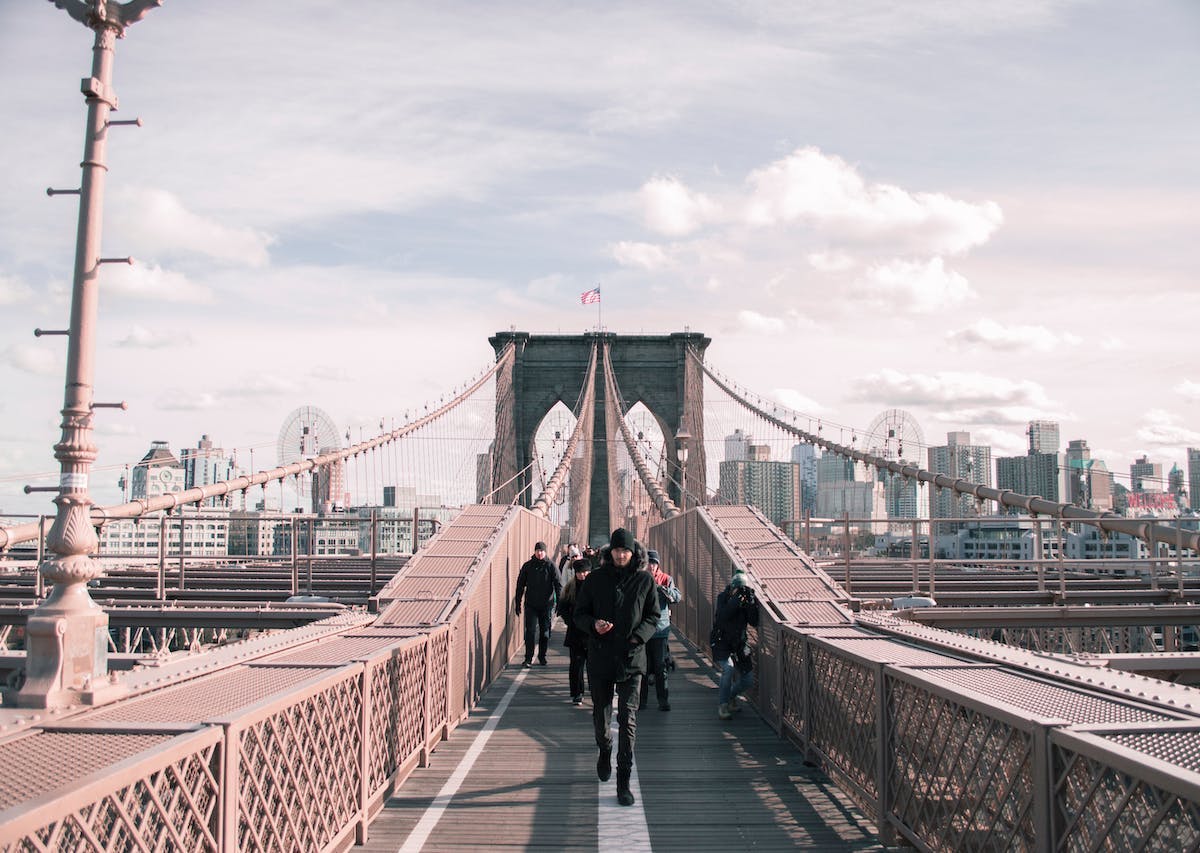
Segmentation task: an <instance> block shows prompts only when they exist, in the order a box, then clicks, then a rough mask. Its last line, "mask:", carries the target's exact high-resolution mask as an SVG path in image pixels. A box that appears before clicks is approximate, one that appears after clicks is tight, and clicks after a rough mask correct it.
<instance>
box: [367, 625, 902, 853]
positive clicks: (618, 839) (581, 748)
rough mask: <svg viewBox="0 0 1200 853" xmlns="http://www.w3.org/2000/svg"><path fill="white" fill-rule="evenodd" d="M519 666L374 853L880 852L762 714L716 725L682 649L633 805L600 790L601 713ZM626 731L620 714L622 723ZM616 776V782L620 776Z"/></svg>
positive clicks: (642, 745)
mask: <svg viewBox="0 0 1200 853" xmlns="http://www.w3.org/2000/svg"><path fill="white" fill-rule="evenodd" d="M554 633H555V636H554V639H553V642H554V643H555V645H554V648H553V649H552V654H551V656H550V663H549V666H546V667H540V666H536V665H535V666H534V667H533V668H532V669H528V670H527V669H522V668H521V665H520V658H519V657H518V658H517V662H516V664H515V665H514V666H510V667H509V668H508V669H507V670H506V671H505V672H504V673H503V674H502V675H501V676H500V677H499V678H498V679H497V680H496V682H495V683H494V684H493V685H492V686H491V688H490V689H489V690H488V691H487V692H486V693H485V694H484V696H483V699H482V701H481V702H480V704H479V706H478V707H477V708H476V709H475V711H474V712H472V714H471V716H470V718H469V719H468V720H467V721H466V722H464V723H463V724H462V725H461V726H459V727H458V728H457V729H456V730H455V731H454V733H453V734H452V735H451V737H450V739H449V740H448V741H446V742H444V743H442V744H441V745H440V746H439V748H438V750H437V752H435V753H434V754H433V760H432V763H431V766H429V767H427V768H424V769H419V770H417V771H415V772H414V773H413V775H412V776H411V777H409V779H408V780H407V781H406V782H405V783H404V785H403V786H402V787H401V789H400V790H399V791H398V792H397V793H396V795H395V796H393V797H392V798H391V799H390V800H389V801H388V802H387V803H386V804H385V806H384V808H383V810H382V811H381V812H380V814H379V816H378V817H377V818H376V820H375V821H374V822H373V823H372V824H371V828H370V838H369V841H368V843H367V845H366V846H365V847H364V848H358V849H364V850H370V851H376V850H379V851H384V850H387V851H398V850H414V851H415V850H426V851H435V850H464V849H473V848H474V849H515V850H520V849H546V850H605V851H607V850H614V851H616V850H619V851H622V853H624V851H637V850H647V851H648V850H654V851H665V850H689V851H690V850H720V851H731V850H745V849H750V848H753V849H758V850H792V849H797V848H798V849H804V850H827V851H835V850H842V851H844V850H855V851H860V850H861V851H867V850H882V849H884V848H883V847H882V846H881V845H880V844H879V842H878V839H877V837H876V834H875V828H874V826H873V825H872V824H871V823H870V822H868V821H867V820H866V819H865V818H864V817H863V816H862V815H861V814H860V813H859V812H858V811H857V810H856V809H855V808H853V807H852V806H851V805H850V802H849V800H848V799H847V798H846V797H845V796H844V795H843V794H842V792H841V791H840V790H838V789H837V788H836V787H835V786H834V785H833V783H832V782H830V781H829V779H828V778H827V777H826V776H825V775H824V774H823V773H821V772H820V771H818V770H815V769H814V768H812V767H807V766H805V765H804V763H803V761H802V760H801V756H800V754H799V752H798V751H797V750H796V749H795V748H793V747H792V746H791V744H789V743H788V742H787V741H785V740H781V739H780V738H779V737H778V736H777V735H776V734H775V733H774V732H773V731H772V730H771V729H770V728H769V727H768V726H767V725H766V724H765V723H764V722H763V721H762V720H761V719H760V718H759V717H758V715H757V714H756V713H755V712H754V709H753V708H752V707H749V706H746V710H745V711H744V712H743V713H741V714H738V715H737V717H736V718H735V719H733V720H731V721H729V722H722V721H720V720H718V719H717V691H716V682H715V678H714V672H713V669H712V667H711V666H709V665H708V663H707V661H705V660H704V659H703V658H701V657H699V656H698V655H694V654H692V653H690V650H688V649H687V648H686V646H685V645H684V643H683V642H682V641H680V640H679V639H678V638H673V639H672V642H671V646H672V649H673V651H674V655H675V660H676V663H677V665H678V669H677V670H676V672H675V673H674V674H673V676H672V678H671V707H672V710H671V711H668V712H664V711H659V710H658V706H657V703H656V702H655V701H654V690H653V688H651V690H650V704H649V706H648V707H647V709H646V710H645V711H642V712H641V713H640V714H639V715H638V733H637V752H636V772H635V782H636V783H637V784H636V787H635V788H634V794H635V796H637V804H636V805H635V806H632V807H622V806H619V805H617V802H616V784H615V781H613V780H610V781H608V782H607V783H602V782H600V781H599V780H597V778H596V748H595V744H594V740H593V736H592V725H591V702H590V700H587V699H585V701H584V704H583V706H582V707H576V706H574V705H572V704H571V701H570V696H569V692H568V689H567V657H566V655H565V652H564V650H563V649H562V648H561V646H560V645H558V644H559V643H561V637H562V632H561V625H559V626H557V627H556V630H555V632H554ZM613 716H614V718H615V716H616V715H615V713H614V715H613ZM614 776H615V774H614Z"/></svg>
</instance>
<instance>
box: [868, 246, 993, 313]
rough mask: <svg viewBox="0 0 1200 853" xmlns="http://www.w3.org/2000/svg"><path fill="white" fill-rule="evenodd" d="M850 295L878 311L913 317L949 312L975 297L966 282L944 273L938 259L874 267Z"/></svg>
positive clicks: (957, 276) (958, 277)
mask: <svg viewBox="0 0 1200 853" xmlns="http://www.w3.org/2000/svg"><path fill="white" fill-rule="evenodd" d="M851 292H852V293H854V294H855V295H858V296H861V297H865V298H866V299H867V300H868V301H870V302H873V303H875V304H877V305H878V306H880V307H883V308H886V309H891V310H896V311H906V312H909V313H913V314H928V313H930V312H933V311H937V310H939V309H942V308H949V307H951V306H953V305H958V304H959V303H961V302H963V301H965V300H966V299H967V298H968V297H969V296H973V295H974V293H973V292H972V290H971V286H970V284H969V283H968V282H967V280H966V279H965V278H964V277H963V276H961V275H959V274H958V273H956V272H954V271H953V270H948V269H946V265H945V264H944V263H943V261H942V259H941V258H932V259H930V260H928V261H905V260H900V259H896V260H892V261H889V262H887V263H884V264H879V265H876V266H873V267H871V268H870V269H868V270H867V271H866V272H865V273H863V275H862V276H861V277H860V278H859V279H858V280H857V281H855V283H854V284H853V286H852V287H851Z"/></svg>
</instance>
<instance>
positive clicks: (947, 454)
mask: <svg viewBox="0 0 1200 853" xmlns="http://www.w3.org/2000/svg"><path fill="white" fill-rule="evenodd" d="M929 469H930V470H931V471H934V472H937V473H940V474H945V475H947V476H949V477H954V478H956V479H958V478H961V479H963V480H966V481H967V482H969V483H978V484H979V485H981V486H991V485H992V449H991V448H990V447H987V446H984V445H976V444H971V434H970V433H969V432H948V433H946V444H945V446H943V447H931V448H929ZM932 498H933V499H932V500H931V501H930V514H931V515H932V516H933V517H934V518H964V517H966V516H972V515H977V514H978V512H977V509H976V505H975V499H974V498H973V497H972V496H971V495H965V494H959V493H957V492H955V491H954V490H953V489H935V490H934V491H933V494H932ZM946 529H947V532H948V531H950V530H953V529H956V528H955V527H954V526H947V528H946Z"/></svg>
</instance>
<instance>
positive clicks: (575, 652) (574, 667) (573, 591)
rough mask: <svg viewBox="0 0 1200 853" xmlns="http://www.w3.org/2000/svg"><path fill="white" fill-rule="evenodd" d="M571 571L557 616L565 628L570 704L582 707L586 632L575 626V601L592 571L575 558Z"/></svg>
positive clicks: (588, 563) (587, 564)
mask: <svg viewBox="0 0 1200 853" xmlns="http://www.w3.org/2000/svg"><path fill="white" fill-rule="evenodd" d="M571 571H572V573H573V577H572V578H571V579H570V580H569V581H567V585H566V586H565V587H563V594H562V598H560V599H559V600H558V615H559V616H561V617H562V620H563V623H564V624H565V625H566V626H567V636H566V639H565V640H563V645H564V646H566V647H567V650H568V651H569V652H570V655H571V666H570V669H569V671H568V675H567V681H568V683H569V684H570V686H571V702H572V703H573V704H575V705H582V704H583V682H584V667H585V666H586V665H587V647H588V635H587V632H586V631H581V630H579V627H578V626H577V625H576V624H575V601H576V599H577V598H578V596H579V588H580V587H582V586H583V582H584V581H586V580H587V578H588V575H589V574H590V573H591V571H592V564H591V563H590V562H588V561H587V560H585V559H584V558H583V557H576V558H575V561H574V562H573V563H571Z"/></svg>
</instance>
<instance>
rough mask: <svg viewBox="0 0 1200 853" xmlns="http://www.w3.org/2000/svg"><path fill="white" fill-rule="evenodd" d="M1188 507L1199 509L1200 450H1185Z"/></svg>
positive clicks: (1194, 448) (1190, 448)
mask: <svg viewBox="0 0 1200 853" xmlns="http://www.w3.org/2000/svg"><path fill="white" fill-rule="evenodd" d="M1187 478H1188V506H1189V507H1191V508H1192V509H1194V510H1196V509H1200V448H1196V447H1189V448H1188V449H1187Z"/></svg>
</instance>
